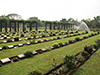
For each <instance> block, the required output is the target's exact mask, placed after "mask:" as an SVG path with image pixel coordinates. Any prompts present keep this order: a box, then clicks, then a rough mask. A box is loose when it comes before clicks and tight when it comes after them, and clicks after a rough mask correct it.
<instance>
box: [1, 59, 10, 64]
mask: <svg viewBox="0 0 100 75" xmlns="http://www.w3.org/2000/svg"><path fill="white" fill-rule="evenodd" d="M1 62H2V63H3V64H5V63H8V62H11V60H10V59H9V58H5V59H1Z"/></svg>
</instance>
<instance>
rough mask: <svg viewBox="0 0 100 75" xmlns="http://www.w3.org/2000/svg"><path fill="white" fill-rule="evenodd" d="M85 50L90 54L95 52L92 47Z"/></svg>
mask: <svg viewBox="0 0 100 75" xmlns="http://www.w3.org/2000/svg"><path fill="white" fill-rule="evenodd" d="M84 50H85V51H87V52H88V53H89V54H90V53H91V52H92V51H93V48H92V46H85V47H84Z"/></svg>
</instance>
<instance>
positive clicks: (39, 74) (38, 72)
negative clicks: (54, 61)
mask: <svg viewBox="0 0 100 75" xmlns="http://www.w3.org/2000/svg"><path fill="white" fill-rule="evenodd" d="M28 75H42V73H41V72H40V71H37V70H34V71H32V72H30V73H29V74H28Z"/></svg>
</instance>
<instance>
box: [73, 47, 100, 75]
mask: <svg viewBox="0 0 100 75" xmlns="http://www.w3.org/2000/svg"><path fill="white" fill-rule="evenodd" d="M74 75H100V49H99V50H98V51H97V52H96V53H95V54H94V55H93V56H92V57H91V58H90V59H89V60H88V61H87V62H86V63H85V64H84V65H83V66H82V67H81V68H80V69H79V70H78V71H77V72H76V73H75V74H74Z"/></svg>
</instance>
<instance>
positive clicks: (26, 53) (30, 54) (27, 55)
mask: <svg viewBox="0 0 100 75" xmlns="http://www.w3.org/2000/svg"><path fill="white" fill-rule="evenodd" d="M24 55H25V56H26V57H27V58H30V57H32V56H33V54H32V52H30V51H27V52H25V53H24Z"/></svg>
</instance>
